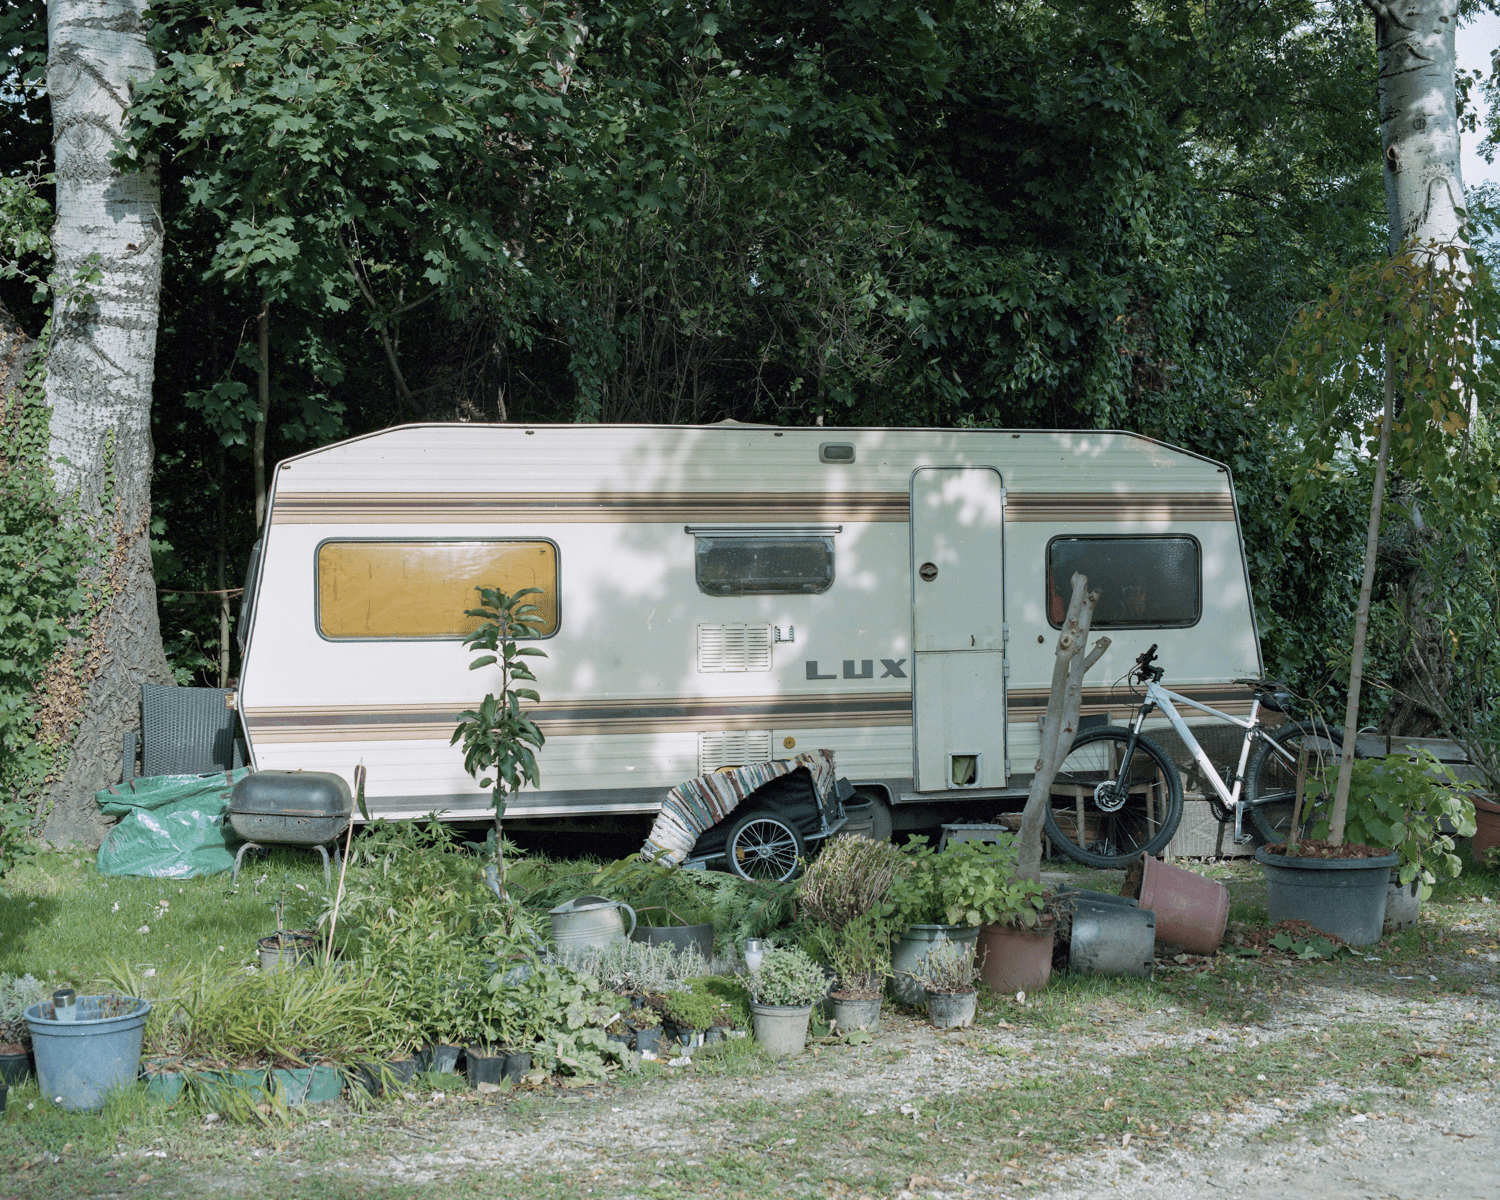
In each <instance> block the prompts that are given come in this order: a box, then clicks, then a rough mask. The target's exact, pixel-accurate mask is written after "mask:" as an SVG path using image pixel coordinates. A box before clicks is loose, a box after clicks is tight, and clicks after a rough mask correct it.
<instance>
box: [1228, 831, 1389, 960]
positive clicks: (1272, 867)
mask: <svg viewBox="0 0 1500 1200" xmlns="http://www.w3.org/2000/svg"><path fill="white" fill-rule="evenodd" d="M1255 861H1256V862H1258V863H1260V864H1261V866H1262V867H1264V868H1265V872H1266V908H1267V910H1268V911H1269V913H1270V917H1271V924H1273V925H1274V924H1276V923H1277V922H1278V921H1306V922H1307V923H1308V924H1309V925H1311V926H1312V927H1313V928H1314V929H1318V930H1321V931H1322V932H1323V933H1328V934H1332V935H1333V936H1334V937H1337V938H1341V939H1343V940H1344V941H1345V942H1347V943H1348V944H1349V945H1351V946H1372V945H1374V944H1375V943H1376V942H1378V941H1379V940H1380V931H1381V926H1382V925H1384V924H1385V900H1386V888H1387V886H1388V885H1389V883H1390V881H1391V868H1392V867H1394V866H1395V865H1396V864H1397V863H1398V862H1399V861H1400V856H1399V855H1396V854H1387V855H1384V856H1382V857H1380V858H1306V857H1304V856H1302V855H1298V856H1297V857H1295V858H1292V857H1289V856H1288V855H1285V854H1268V853H1267V852H1266V848H1265V847H1264V846H1261V847H1260V848H1259V849H1258V850H1256V852H1255Z"/></svg>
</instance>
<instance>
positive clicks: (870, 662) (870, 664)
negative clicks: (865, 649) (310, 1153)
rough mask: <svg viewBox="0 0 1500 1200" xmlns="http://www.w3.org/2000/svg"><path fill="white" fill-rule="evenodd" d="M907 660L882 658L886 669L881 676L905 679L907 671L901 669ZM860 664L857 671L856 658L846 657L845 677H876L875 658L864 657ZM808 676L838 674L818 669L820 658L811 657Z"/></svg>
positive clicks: (821, 677)
mask: <svg viewBox="0 0 1500 1200" xmlns="http://www.w3.org/2000/svg"><path fill="white" fill-rule="evenodd" d="M905 662H906V659H904V658H882V659H881V660H880V665H881V666H882V667H883V668H884V669H885V673H884V674H883V675H881V676H880V678H882V679H905V678H906V672H905V671H904V670H902V669H901V668H902V665H903V664H904V663H905ZM858 665H859V670H858V671H856V670H855V669H854V667H855V661H854V659H852V658H846V659H844V678H845V679H874V678H875V660H874V659H873V658H862V659H860V660H859V664H858ZM807 677H808V678H809V679H837V678H838V675H837V674H835V673H830V674H828V675H824V674H821V673H820V672H819V671H818V660H817V659H815V658H809V659H808V660H807Z"/></svg>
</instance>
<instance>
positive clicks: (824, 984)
mask: <svg viewBox="0 0 1500 1200" xmlns="http://www.w3.org/2000/svg"><path fill="white" fill-rule="evenodd" d="M749 990H750V998H751V999H752V1000H754V1001H755V1003H757V1004H766V1005H771V1006H789V1005H802V1004H815V1003H817V1002H818V1001H819V1000H821V999H822V998H823V996H824V995H825V994H826V993H827V991H828V976H827V975H825V974H824V973H823V968H822V967H820V966H819V965H818V964H817V963H815V962H814V961H813V960H812V959H811V958H809V957H808V956H807V955H806V954H804V953H803V952H802V951H801V950H798V949H795V948H786V949H783V948H782V947H779V946H775V947H772V948H770V949H768V950H767V951H766V954H765V958H763V959H762V960H761V964H760V970H758V971H756V972H755V973H754V974H753V975H751V976H750V984H749Z"/></svg>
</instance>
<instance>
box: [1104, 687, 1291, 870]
mask: <svg viewBox="0 0 1500 1200" xmlns="http://www.w3.org/2000/svg"><path fill="white" fill-rule="evenodd" d="M1174 700H1176V701H1180V702H1181V703H1183V704H1186V705H1187V706H1188V707H1189V708H1196V709H1197V710H1198V711H1199V712H1205V713H1208V714H1209V715H1210V716H1214V717H1218V718H1219V719H1220V720H1222V721H1228V722H1229V724H1231V725H1238V726H1239V727H1240V728H1241V729H1243V730H1244V731H1245V738H1244V741H1243V742H1242V743H1241V745H1240V761H1239V765H1238V766H1236V767H1235V769H1234V787H1233V788H1231V787H1229V786H1228V785H1226V784H1225V782H1224V780H1223V779H1222V778H1221V777H1220V775H1219V772H1218V771H1217V770H1215V769H1214V765H1213V763H1211V762H1210V761H1209V760H1208V755H1207V754H1205V753H1204V752H1203V747H1202V746H1200V745H1199V744H1198V739H1197V738H1195V737H1194V736H1193V731H1192V730H1191V729H1189V728H1188V725H1187V722H1186V721H1184V720H1183V719H1182V714H1181V713H1179V712H1178V711H1177V707H1176V705H1174V704H1173V703H1172V702H1173V701H1174ZM1153 708H1159V709H1161V711H1162V714H1163V715H1164V716H1165V717H1166V718H1167V720H1168V721H1170V722H1171V724H1172V728H1173V729H1175V730H1176V731H1177V736H1178V737H1180V738H1181V739H1182V743H1183V745H1185V746H1186V747H1187V748H1188V749H1189V750H1191V751H1192V752H1193V758H1194V759H1195V760H1197V763H1198V766H1199V767H1200V768H1201V769H1202V770H1203V775H1204V778H1206V779H1207V780H1208V781H1209V783H1211V784H1213V787H1214V791H1216V792H1218V793H1219V798H1220V799H1221V800H1223V802H1224V804H1225V805H1226V806H1227V807H1229V808H1232V809H1233V810H1234V840H1235V842H1236V843H1239V842H1241V841H1244V840H1246V838H1245V835H1244V834H1243V833H1242V823H1243V818H1244V814H1245V809H1244V805H1243V804H1242V803H1241V802H1240V789H1241V787H1243V786H1244V782H1245V764H1246V763H1247V762H1249V761H1250V743H1251V742H1253V741H1256V740H1258V739H1259V740H1264V741H1267V742H1268V744H1269V745H1271V746H1273V747H1275V748H1276V750H1277V751H1278V752H1279V753H1281V754H1282V756H1283V757H1284V758H1286V760H1287V761H1288V762H1291V761H1292V758H1291V756H1290V755H1288V754H1286V752H1285V751H1283V750H1281V747H1279V746H1277V745H1276V743H1275V742H1272V741H1270V739H1269V738H1267V737H1266V734H1265V731H1264V730H1262V729H1261V726H1260V722H1259V721H1258V720H1257V719H1256V718H1257V717H1258V716H1259V715H1260V696H1259V695H1258V694H1257V695H1256V696H1255V698H1254V699H1253V700H1252V701H1251V703H1250V715H1249V716H1248V717H1235V716H1231V715H1230V714H1229V713H1227V712H1222V711H1221V710H1219V709H1217V708H1214V707H1212V706H1211V705H1208V704H1200V703H1199V702H1198V701H1197V700H1194V699H1192V698H1191V697H1188V696H1184V695H1182V694H1181V693H1180V692H1174V691H1171V690H1170V689H1169V688H1164V687H1162V685H1161V684H1159V683H1157V682H1156V680H1154V679H1148V680H1147V681H1146V699H1145V702H1144V703H1143V704H1142V705H1141V710H1140V712H1138V713H1137V714H1136V717H1135V720H1134V721H1133V722H1132V723H1131V726H1130V733H1131V738H1132V741H1131V749H1132V750H1133V749H1134V739H1135V738H1137V737H1139V736H1140V735H1141V726H1142V725H1144V724H1145V722H1146V717H1147V715H1148V714H1149V713H1150V712H1151V710H1152V709H1153Z"/></svg>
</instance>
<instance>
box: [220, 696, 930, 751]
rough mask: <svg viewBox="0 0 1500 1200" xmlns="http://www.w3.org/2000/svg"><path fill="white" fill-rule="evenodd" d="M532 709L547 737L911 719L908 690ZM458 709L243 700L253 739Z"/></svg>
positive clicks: (400, 737)
mask: <svg viewBox="0 0 1500 1200" xmlns="http://www.w3.org/2000/svg"><path fill="white" fill-rule="evenodd" d="M527 712H528V713H529V714H530V715H531V716H532V717H533V719H535V721H536V722H537V724H538V725H539V726H540V727H541V729H542V732H543V733H545V734H546V735H547V736H548V737H587V736H606V735H609V734H624V733H662V732H669V731H670V732H700V731H710V732H718V731H728V730H733V729H765V728H767V727H768V726H777V727H786V726H795V727H797V728H799V729H836V728H868V727H870V726H884V725H896V726H900V725H910V724H911V693H909V692H871V693H866V694H864V695H861V696H848V695H839V694H832V693H821V694H817V695H809V696H774V697H773V696H724V697H713V698H704V697H688V696H664V697H658V698H655V699H649V700H623V701H622V700H578V701H567V700H562V701H545V700H544V701H543V702H542V703H540V704H532V705H527ZM458 715H459V709H458V707H457V706H455V705H451V704H423V705H395V704H377V705H359V706H352V705H350V706H339V707H337V708H335V707H330V706H318V707H306V708H270V707H267V708H260V707H253V708H246V710H245V712H244V718H245V723H246V725H247V726H248V727H249V730H250V737H251V739H252V740H253V741H256V742H264V743H270V742H390V741H429V740H431V739H434V738H441V739H443V740H445V741H446V740H447V739H448V738H450V737H452V736H453V728H454V726H455V725H456V724H457V723H458Z"/></svg>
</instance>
